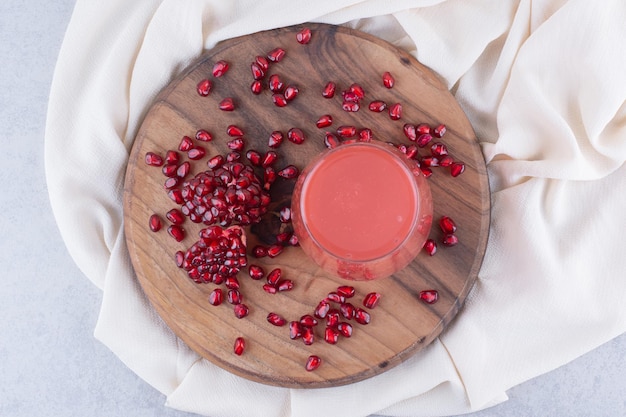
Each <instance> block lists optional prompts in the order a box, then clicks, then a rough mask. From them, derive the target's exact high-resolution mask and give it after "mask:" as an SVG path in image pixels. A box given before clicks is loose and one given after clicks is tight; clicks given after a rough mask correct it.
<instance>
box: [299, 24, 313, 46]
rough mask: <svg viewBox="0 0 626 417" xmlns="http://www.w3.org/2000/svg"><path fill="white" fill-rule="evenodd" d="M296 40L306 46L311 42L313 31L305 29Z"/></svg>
mask: <svg viewBox="0 0 626 417" xmlns="http://www.w3.org/2000/svg"><path fill="white" fill-rule="evenodd" d="M296 40H297V41H298V43H300V44H302V45H306V44H307V43H309V42H310V41H311V29H309V28H304V29H302V30H301V31H300V32H298V33H296Z"/></svg>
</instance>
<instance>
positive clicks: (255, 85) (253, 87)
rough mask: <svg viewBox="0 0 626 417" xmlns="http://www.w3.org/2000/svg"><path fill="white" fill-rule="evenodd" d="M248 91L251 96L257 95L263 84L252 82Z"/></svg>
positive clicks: (257, 81) (256, 81)
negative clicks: (250, 92)
mask: <svg viewBox="0 0 626 417" xmlns="http://www.w3.org/2000/svg"><path fill="white" fill-rule="evenodd" d="M250 91H252V94H254V95H259V94H261V92H262V91H263V83H262V82H261V81H259V80H254V81H253V82H252V84H250Z"/></svg>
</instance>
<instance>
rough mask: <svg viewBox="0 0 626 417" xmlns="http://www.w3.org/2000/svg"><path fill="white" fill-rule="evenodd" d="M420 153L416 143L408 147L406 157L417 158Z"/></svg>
mask: <svg viewBox="0 0 626 417" xmlns="http://www.w3.org/2000/svg"><path fill="white" fill-rule="evenodd" d="M417 156H419V155H418V149H417V146H416V145H409V146H407V147H406V157H407V158H409V159H415V158H416V157H417Z"/></svg>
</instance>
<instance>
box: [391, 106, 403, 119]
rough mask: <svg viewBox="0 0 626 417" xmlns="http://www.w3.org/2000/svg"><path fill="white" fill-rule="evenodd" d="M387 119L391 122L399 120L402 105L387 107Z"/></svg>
mask: <svg viewBox="0 0 626 417" xmlns="http://www.w3.org/2000/svg"><path fill="white" fill-rule="evenodd" d="M389 117H390V118H391V120H400V119H401V118H402V104H400V103H396V104H394V105H392V106H391V107H389Z"/></svg>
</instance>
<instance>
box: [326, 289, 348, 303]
mask: <svg viewBox="0 0 626 417" xmlns="http://www.w3.org/2000/svg"><path fill="white" fill-rule="evenodd" d="M326 299H327V300H328V301H332V302H333V303H343V302H345V301H346V297H344V296H343V295H339V294H338V293H336V292H329V293H328V295H327V296H326Z"/></svg>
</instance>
